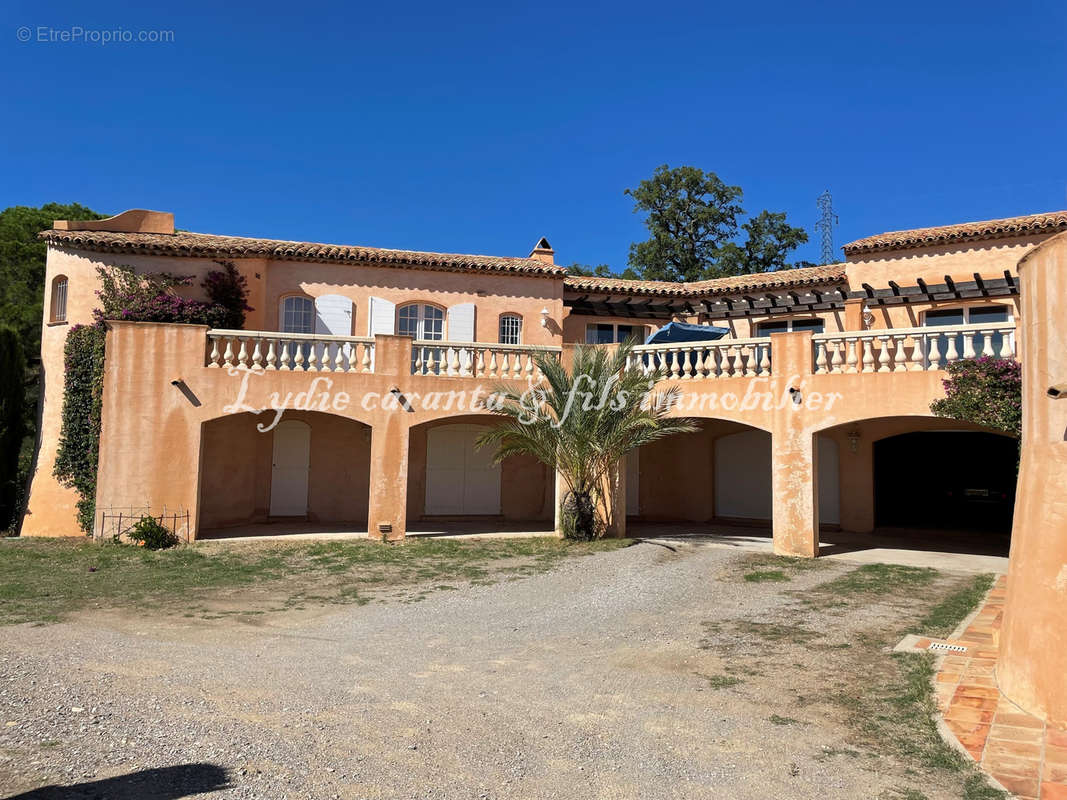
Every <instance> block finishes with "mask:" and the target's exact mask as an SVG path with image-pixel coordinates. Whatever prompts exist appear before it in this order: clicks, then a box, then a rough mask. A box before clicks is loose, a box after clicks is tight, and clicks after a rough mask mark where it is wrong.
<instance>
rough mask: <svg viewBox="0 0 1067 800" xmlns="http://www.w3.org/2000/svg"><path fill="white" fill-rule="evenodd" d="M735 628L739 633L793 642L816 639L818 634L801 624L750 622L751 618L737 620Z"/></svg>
mask: <svg viewBox="0 0 1067 800" xmlns="http://www.w3.org/2000/svg"><path fill="white" fill-rule="evenodd" d="M735 627H736V629H737V630H738V631H739V632H741V633H748V634H751V635H753V636H758V637H760V638H761V639H766V640H767V641H770V642H791V643H793V644H807V643H808V642H810V641H811V640H812V639H817V638H818V636H819V634H818V633H816V632H815V631H813V630H811V629H810V628H805V627H804V626H803V625H782V624H781V623H778V622H752V621H751V620H738V621H737V622H736V623H735Z"/></svg>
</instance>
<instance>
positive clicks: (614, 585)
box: [0, 543, 992, 800]
mask: <svg viewBox="0 0 1067 800" xmlns="http://www.w3.org/2000/svg"><path fill="white" fill-rule="evenodd" d="M861 569H863V568H861V567H858V566H857V565H854V564H846V563H841V562H830V561H825V560H823V561H818V562H801V563H798V564H788V563H784V562H779V561H776V560H774V559H768V558H767V557H766V556H759V555H754V554H751V553H746V552H738V551H735V550H731V549H726V548H721V547H710V546H703V545H699V544H681V545H676V546H663V545H658V544H649V543H644V544H638V545H635V546H633V547H628V548H625V549H621V550H615V551H611V552H604V553H599V554H596V555H590V556H584V557H582V558H575V559H568V560H563V561H561V562H559V563H558V565H555V566H554V568H553V569H552V570H551V571H548V572H543V573H540V574H529V575H524V574H517V575H515V576H514V577H513V578H512V579H509V580H504V581H501V582H497V583H494V584H491V585H472V584H469V583H466V584H465V583H462V582H456V583H455V584H454V588H451V589H442V588H438V589H437V590H435V591H430V592H427V593H425V594H421V595H417V596H416V599H418V602H410V601H409V602H404V601H400V600H389V599H385V600H384V601H381V602H379V601H374V602H370V603H368V604H365V605H345V606H337V605H315V604H314V603H308V604H305V605H304V606H303V607H301V608H289V609H286V610H281V611H276V612H272V613H266V614H257V615H241V614H233V613H226V614H223V613H219V614H217V615H210V614H209V615H205V614H203V613H198V614H197V615H196V616H195V617H187V616H183V609H182V598H181V597H175V598H174V603H173V608H171V609H152V610H151V612H150V613H137V612H136V611H135V610H124V611H105V610H93V611H87V612H84V613H82V614H80V615H79V616H78V617H77V618H75V619H73V620H70V621H67V622H63V623H60V624H54V625H43V626H34V625H29V624H22V625H12V626H7V627H3V628H0V796H3V797H19V798H29V797H33V798H82V797H86V798H88V797H109V798H131V799H132V798H143V799H147V800H152V799H153V798H157V799H160V800H161V799H162V798H178V797H213V798H253V797H254V798H305V797H306V798H346V799H348V798H485V799H488V798H524V799H525V798H583V800H584V799H586V798H620V799H622V798H626V799H627V800H633V799H634V798H642V800H644V799H645V798H761V800H762V798H766V797H774V796H777V797H788V798H819V799H820V800H824V799H825V798H849V799H850V800H851V799H852V798H902V800H919V799H920V798H923V797H926V798H929V799H930V800H935V799H937V798H946V799H947V798H958V797H961V796H965V797H968V798H980V797H988V796H992V795H987V794H983V793H982V791H983V790H982V789H981V788H978V787H977V785H976V784H975V783H974V782H973V775H972V774H971V773H970V772H969V771H968V770H969V767H967V766H966V765H964V764H963V763H962V762H957V761H955V760H954V754H953V753H952V752H951V751H946V749H945V748H944V746H943V745H941V744H940V743H939V741H937V740H936V735H935V737H934V739H931V738H930V731H931V730H932V729H931V728H930V726H929V724H928V720H925V719H924V718H923V713H925V709H926V706H924V702H925V700H924V699H923V694H922V691H921V682H922V680H925V679H927V678H928V676H927V677H924V675H925V673H923V667H924V663H922V662H918V661H913V662H903V661H901V660H900V659H899V657H894V656H892V655H891V654H890V653H889V649H890V648H891V647H892V645H893V644H895V643H896V642H897V641H898V640H899V639H900V637H901V636H902V635H903V634H904V633H907V632H919V631H918V630H917V629H916V626H917V625H919V624H920V620H923V619H924V618H926V617H927V615H928V614H929V613H930V611H931V609H935V608H936V607H938V605H939V603H941V601H943V600H944V599H945V598H946V597H948V596H950V595H951V594H952V593H953V592H954V591H957V590H959V589H960V588H961V587H963V586H965V585H967V584H968V583H969V582H971V581H972V580H973V576H970V575H960V574H952V573H934V572H932V571H918V570H910V571H909V570H908V568H896V570H897V571H891V572H888V573H883V572H878V571H873V572H864V573H860V572H858V570H861ZM249 591H250V593H254V590H251V589H250V590H249ZM309 594H310V592H309ZM239 600H240V598H239V597H237V596H235V595H234V593H233V592H230V593H227V594H226V596H224V597H221V598H220V599H219V601H218V607H217V608H218V610H220V611H223V610H225V611H231V612H232V611H233V610H235V608H236V607H237V606H238V605H239ZM205 617H206V618H205ZM910 658H912V659H916V658H919V657H916V656H912V657H910ZM917 687H918V688H917ZM968 782H970V783H968Z"/></svg>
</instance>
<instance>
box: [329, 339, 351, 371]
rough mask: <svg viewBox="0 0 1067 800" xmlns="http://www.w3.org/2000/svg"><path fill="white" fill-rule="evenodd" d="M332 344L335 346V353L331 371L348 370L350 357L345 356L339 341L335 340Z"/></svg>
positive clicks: (343, 347) (343, 348)
mask: <svg viewBox="0 0 1067 800" xmlns="http://www.w3.org/2000/svg"><path fill="white" fill-rule="evenodd" d="M334 346H335V347H336V348H337V354H336V355H335V356H334V357H333V371H334V372H348V367H350V366H351V365H352V361H351V358H345V346H344V345H343V344H342V343H341V342H337V344H335V345H334Z"/></svg>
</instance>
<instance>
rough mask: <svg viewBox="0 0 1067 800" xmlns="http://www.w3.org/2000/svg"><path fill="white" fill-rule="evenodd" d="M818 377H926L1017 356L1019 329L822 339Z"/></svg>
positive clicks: (1001, 326)
mask: <svg viewBox="0 0 1067 800" xmlns="http://www.w3.org/2000/svg"><path fill="white" fill-rule="evenodd" d="M811 338H812V349H813V358H814V367H815V374H816V375H824V374H835V375H836V374H841V373H852V372H923V371H928V370H937V369H945V367H947V366H948V365H949V364H952V363H955V362H956V361H960V360H963V359H968V358H976V357H978V356H996V357H998V358H1011V357H1013V356H1014V355H1015V324H1014V323H1011V322H1001V323H997V324H992V325H945V326H938V327H925V328H887V329H884V330H874V331H855V332H853V331H844V332H841V333H817V334H814V335H813V336H812V337H811Z"/></svg>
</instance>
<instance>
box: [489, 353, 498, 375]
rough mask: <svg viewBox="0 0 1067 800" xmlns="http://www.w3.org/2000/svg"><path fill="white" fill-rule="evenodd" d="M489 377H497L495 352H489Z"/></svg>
mask: <svg viewBox="0 0 1067 800" xmlns="http://www.w3.org/2000/svg"><path fill="white" fill-rule="evenodd" d="M489 377H491V378H495V377H497V364H496V350H492V349H490V350H489Z"/></svg>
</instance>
